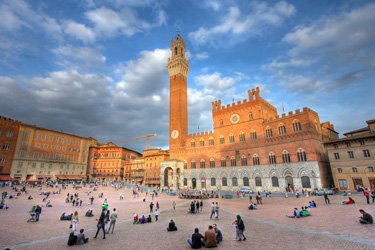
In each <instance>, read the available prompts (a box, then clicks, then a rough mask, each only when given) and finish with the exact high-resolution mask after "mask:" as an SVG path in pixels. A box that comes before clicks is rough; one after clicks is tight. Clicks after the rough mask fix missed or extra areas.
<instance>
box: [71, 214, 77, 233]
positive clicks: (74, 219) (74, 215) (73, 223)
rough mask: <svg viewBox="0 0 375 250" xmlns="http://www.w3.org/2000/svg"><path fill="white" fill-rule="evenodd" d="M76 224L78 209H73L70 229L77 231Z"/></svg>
mask: <svg viewBox="0 0 375 250" xmlns="http://www.w3.org/2000/svg"><path fill="white" fill-rule="evenodd" d="M77 224H78V211H75V212H74V213H73V216H72V230H73V231H74V232H75V231H77V226H78V225H77Z"/></svg>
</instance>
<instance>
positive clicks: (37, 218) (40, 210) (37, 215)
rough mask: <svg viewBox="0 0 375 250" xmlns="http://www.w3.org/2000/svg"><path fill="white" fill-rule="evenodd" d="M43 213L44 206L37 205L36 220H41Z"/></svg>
mask: <svg viewBox="0 0 375 250" xmlns="http://www.w3.org/2000/svg"><path fill="white" fill-rule="evenodd" d="M41 213H42V208H41V207H40V206H39V205H37V206H36V208H35V221H39V215H40V214H41Z"/></svg>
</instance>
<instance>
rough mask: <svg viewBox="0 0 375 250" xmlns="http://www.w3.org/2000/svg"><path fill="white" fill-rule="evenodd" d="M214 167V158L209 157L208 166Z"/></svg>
mask: <svg viewBox="0 0 375 250" xmlns="http://www.w3.org/2000/svg"><path fill="white" fill-rule="evenodd" d="M214 167H215V159H214V158H211V159H210V168H214Z"/></svg>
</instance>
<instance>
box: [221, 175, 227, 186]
mask: <svg viewBox="0 0 375 250" xmlns="http://www.w3.org/2000/svg"><path fill="white" fill-rule="evenodd" d="M221 184H222V186H223V187H226V186H228V183H227V177H223V178H222V179H221Z"/></svg>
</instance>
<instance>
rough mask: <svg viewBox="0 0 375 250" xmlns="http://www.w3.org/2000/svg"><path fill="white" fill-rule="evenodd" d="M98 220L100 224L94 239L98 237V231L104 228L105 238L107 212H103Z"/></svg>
mask: <svg viewBox="0 0 375 250" xmlns="http://www.w3.org/2000/svg"><path fill="white" fill-rule="evenodd" d="M97 221H98V224H97V228H98V230H96V234H95V237H94V239H96V237H97V236H98V233H99V231H100V229H102V230H103V239H105V230H104V226H105V213H104V212H102V214H101V215H100V218H99V219H98V220H97Z"/></svg>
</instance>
